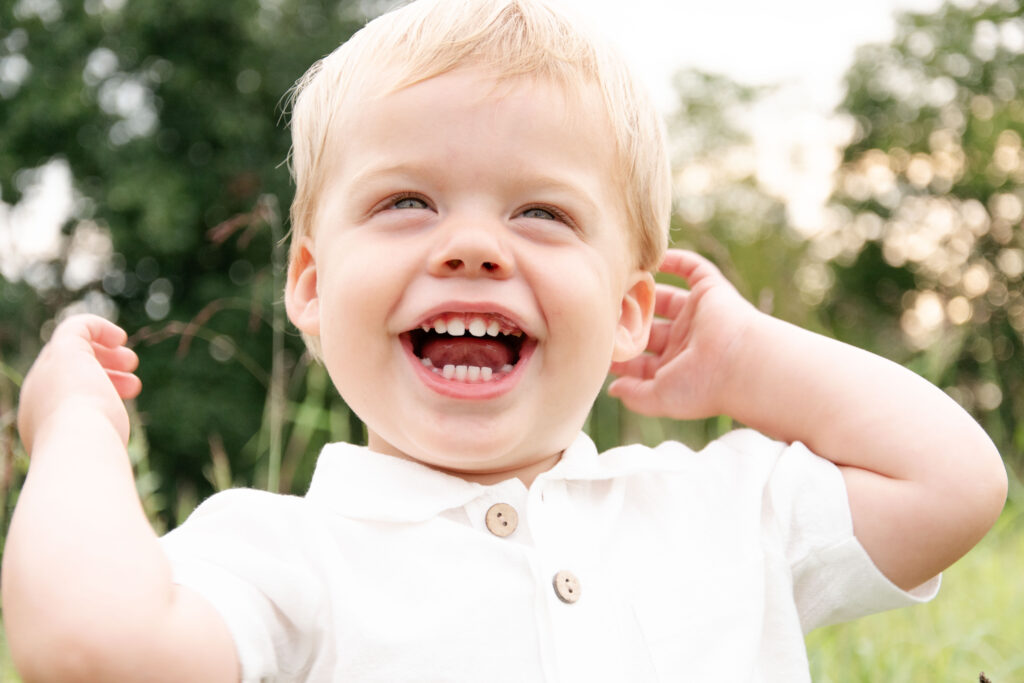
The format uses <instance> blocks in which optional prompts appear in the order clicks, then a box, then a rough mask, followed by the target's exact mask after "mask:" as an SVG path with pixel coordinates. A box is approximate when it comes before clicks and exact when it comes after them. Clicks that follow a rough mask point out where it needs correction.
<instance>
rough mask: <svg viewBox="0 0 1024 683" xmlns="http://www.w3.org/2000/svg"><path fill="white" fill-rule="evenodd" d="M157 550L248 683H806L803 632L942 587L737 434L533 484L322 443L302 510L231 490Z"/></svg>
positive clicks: (796, 461) (617, 453)
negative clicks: (885, 558) (885, 565)
mask: <svg viewBox="0 0 1024 683" xmlns="http://www.w3.org/2000/svg"><path fill="white" fill-rule="evenodd" d="M510 527H511V531H510ZM162 543H163V546H164V548H165V550H166V552H167V554H168V556H169V557H170V558H171V560H172V563H173V565H174V573H175V580H176V581H177V582H179V583H181V584H184V585H186V586H189V587H191V588H192V589H194V590H196V591H197V592H199V593H200V594H202V595H203V596H205V597H206V598H207V599H208V600H209V601H210V602H211V603H212V604H213V605H214V607H215V608H216V609H217V610H218V611H219V612H220V614H221V615H222V616H223V618H224V620H225V621H226V623H227V625H228V628H229V629H230V631H231V633H232V634H233V636H234V640H235V645H236V647H237V649H238V655H239V658H240V661H241V664H242V671H243V679H244V680H245V681H361V682H365V681H381V682H383V681H387V682H389V683H395V682H402V681H410V682H411V681H416V682H417V683H423V682H425V681H473V682H479V681H488V682H502V681H524V682H525V681H529V682H531V683H536V682H538V681H551V682H555V681H558V682H570V681H586V682H588V683H592V682H594V681H630V682H639V681H684V680H685V681H690V680H692V681H704V680H716V681H729V682H733V681H780V682H783V681H784V682H785V683H793V682H794V681H808V680H810V679H809V674H808V665H807V658H806V653H805V649H804V641H803V635H804V633H806V632H807V631H809V630H810V629H812V628H815V627H818V626H821V625H824V624H827V623H831V622H836V621H843V620H847V619H852V618H855V617H858V616H862V615H864V614H868V613H871V612H877V611H881V610H885V609H890V608H893V607H899V606H902V605H906V604H910V603H914V602H920V601H924V600H928V599H930V598H931V597H932V596H933V595H934V594H935V592H936V591H937V590H938V583H939V580H938V577H936V579H933V580H932V581H930V582H928V583H927V584H925V585H924V586H921V587H920V588H918V589H916V590H915V591H912V592H910V593H907V592H904V591H901V590H900V589H899V588H897V587H896V586H895V585H893V584H892V583H891V582H889V581H888V580H887V579H886V578H885V577H884V576H883V575H882V574H881V573H880V572H879V571H878V570H877V569H876V568H875V566H874V565H873V564H872V562H871V560H870V558H869V557H868V556H867V554H866V553H865V551H864V549H863V548H862V547H861V545H860V543H858V541H857V540H856V538H854V536H853V528H852V522H851V518H850V511H849V504H848V502H847V498H846V488H845V485H844V483H843V479H842V477H841V475H840V473H839V470H838V469H837V468H836V467H835V466H834V465H832V464H831V463H830V462H828V461H826V460H824V459H822V458H819V457H817V456H815V455H813V454H812V453H810V452H809V451H808V450H807V449H806V448H805V447H804V446H802V445H801V444H794V445H786V444H782V443H778V442H774V441H771V440H769V439H767V438H766V437H764V436H762V435H760V434H758V433H756V432H752V431H749V430H743V431H737V432H733V433H731V434H729V435H727V436H725V437H724V438H722V439H720V440H718V441H716V442H714V443H712V444H710V445H709V446H708V447H706V448H705V449H703V450H702V451H700V452H693V451H692V450H690V449H689V448H687V447H686V446H684V445H682V444H679V443H675V442H667V443H664V444H662V445H660V446H658V447H657V448H653V449H652V448H647V447H644V446H637V445H633V446H625V447H622V448H616V449H613V450H611V451H608V452H606V453H604V454H602V455H598V453H597V451H596V449H595V447H594V444H593V442H592V441H591V440H590V439H589V438H588V437H586V436H585V435H582V434H581V435H580V436H579V437H578V438H577V439H576V441H575V442H574V443H573V444H572V446H571V447H570V448H569V449H567V450H566V452H565V454H564V455H563V457H562V459H561V461H560V462H559V463H558V464H557V465H555V467H553V468H552V469H551V470H550V471H548V472H546V473H543V474H541V475H540V476H538V477H537V479H536V480H535V481H534V483H533V485H532V486H531V487H530V488H529V489H527V488H526V487H525V486H523V484H522V483H521V482H520V481H519V480H518V479H510V480H507V481H504V482H502V483H499V484H495V485H493V486H483V485H480V484H474V483H470V482H466V481H463V480H462V479H459V478H457V477H453V476H450V475H447V474H444V473H441V472H438V471H435V470H432V469H430V468H428V467H426V466H423V465H420V464H417V463H414V462H408V461H404V460H400V459H398V458H394V457H391V456H387V455H381V454H377V453H373V452H371V451H369V450H367V449H365V448H362V447H359V446H353V445H350V444H343V443H339V444H331V445H328V446H327V447H326V448H324V450H323V452H322V453H321V455H320V458H319V460H318V462H317V467H316V471H315V474H314V476H313V481H312V485H311V486H310V489H309V492H308V493H307V494H306V496H305V497H303V498H300V497H295V496H282V495H274V494H270V493H265V492H261V491H254V490H248V489H237V490H231V491H225V492H223V493H219V494H217V495H215V496H213V497H211V498H210V499H208V500H207V501H205V502H204V503H203V504H202V505H200V506H199V507H198V508H197V509H196V511H195V512H194V513H193V514H192V516H191V517H189V519H188V520H187V521H186V522H185V524H183V525H182V526H181V527H179V528H178V529H176V530H174V531H172V532H171V533H169V534H168V535H167V536H165V537H164V538H163V539H162Z"/></svg>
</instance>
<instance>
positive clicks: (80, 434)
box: [22, 394, 127, 458]
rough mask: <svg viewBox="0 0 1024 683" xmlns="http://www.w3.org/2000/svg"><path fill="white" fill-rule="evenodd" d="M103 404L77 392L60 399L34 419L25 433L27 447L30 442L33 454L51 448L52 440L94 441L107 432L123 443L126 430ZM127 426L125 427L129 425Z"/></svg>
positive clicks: (101, 401)
mask: <svg viewBox="0 0 1024 683" xmlns="http://www.w3.org/2000/svg"><path fill="white" fill-rule="evenodd" d="M103 403H104V401H103V400H102V399H98V398H95V397H91V396H82V395H77V394H76V395H72V396H65V397H62V398H60V399H57V400H56V402H55V404H54V405H52V406H51V407H50V408H49V409H48V410H47V411H46V413H45V414H43V415H41V416H39V418H38V419H37V420H35V421H34V423H33V424H32V426H31V427H30V434H22V438H23V441H26V446H29V445H31V453H30V454H31V455H32V457H33V458H34V457H36V454H37V453H39V452H43V451H46V450H48V449H47V446H48V445H49V444H50V443H52V442H53V441H68V440H70V441H74V442H78V443H89V442H92V443H95V441H96V440H97V439H98V438H102V435H103V434H104V433H109V434H111V435H113V436H115V437H116V438H117V440H118V441H119V442H120V443H121V444H122V445H124V444H125V443H126V441H127V432H126V431H124V433H122V428H121V427H120V426H119V425H117V424H115V418H114V416H113V415H112V414H111V410H110V408H109V407H105V406H104V405H103ZM125 422H126V423H127V415H126V416H125ZM124 427H125V429H126V428H127V424H125V425H124ZM83 440H87V441H83Z"/></svg>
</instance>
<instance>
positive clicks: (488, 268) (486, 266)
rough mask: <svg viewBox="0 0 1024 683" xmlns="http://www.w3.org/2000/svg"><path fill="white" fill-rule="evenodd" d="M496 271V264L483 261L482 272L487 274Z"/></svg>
mask: <svg viewBox="0 0 1024 683" xmlns="http://www.w3.org/2000/svg"><path fill="white" fill-rule="evenodd" d="M497 269H498V264H497V263H491V262H490V261H484V270H486V271H487V272H488V273H493V272H494V271H496V270H497Z"/></svg>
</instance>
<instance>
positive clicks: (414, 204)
mask: <svg viewBox="0 0 1024 683" xmlns="http://www.w3.org/2000/svg"><path fill="white" fill-rule="evenodd" d="M391 207H392V208H394V209H426V208H429V207H428V206H427V203H426V202H425V201H423V200H422V199H420V198H419V197H399V198H398V199H396V200H395V201H394V203H393V204H392V205H391Z"/></svg>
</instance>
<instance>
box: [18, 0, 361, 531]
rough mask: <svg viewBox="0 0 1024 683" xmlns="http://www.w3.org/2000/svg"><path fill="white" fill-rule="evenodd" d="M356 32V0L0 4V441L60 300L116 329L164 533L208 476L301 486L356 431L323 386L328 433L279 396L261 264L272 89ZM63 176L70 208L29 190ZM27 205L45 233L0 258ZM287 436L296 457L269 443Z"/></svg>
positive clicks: (273, 209) (279, 372)
mask: <svg viewBox="0 0 1024 683" xmlns="http://www.w3.org/2000/svg"><path fill="white" fill-rule="evenodd" d="M364 21H365V16H364V15H363V14H362V13H361V11H360V5H359V4H358V3H356V2H344V1H342V2H338V1H337V0H223V1H221V2H205V1H202V0H183V1H181V2H172V3H167V2H158V1H155V0H135V1H133V2H125V0H85V2H63V1H61V0H16V1H15V2H12V3H0V189H2V190H3V191H4V193H5V196H4V197H3V199H4V200H5V201H6V202H7V203H8V204H10V205H12V206H13V205H15V204H17V206H15V207H14V208H11V209H9V210H7V211H6V218H8V219H9V220H8V221H7V224H6V231H7V234H4V235H0V244H3V245H4V250H3V253H4V256H5V257H4V258H3V259H0V266H3V268H2V275H3V280H0V286H2V293H0V364H2V367H3V368H4V370H5V373H6V375H7V376H8V378H9V380H10V381H8V382H7V383H6V384H5V386H4V390H3V392H0V399H2V400H3V401H4V408H5V412H4V414H5V416H7V424H5V425H3V427H4V428H5V429H7V430H8V437H9V432H10V429H11V425H10V416H12V415H13V412H8V411H6V407H8V406H10V404H11V403H12V399H11V397H12V395H13V393H14V389H13V383H14V382H16V381H17V380H18V378H19V376H20V374H21V373H23V372H24V371H25V370H26V368H27V365H28V363H29V362H30V360H31V359H32V358H33V357H34V356H35V354H36V352H37V351H38V349H39V346H40V344H41V339H40V336H39V334H38V330H40V329H43V336H44V337H45V335H46V334H48V331H49V330H50V329H52V325H53V318H54V316H55V315H57V314H58V313H60V312H61V311H63V310H65V309H66V308H67V307H68V306H71V308H72V309H74V310H80V309H89V310H94V311H97V312H101V313H105V314H107V315H109V316H111V317H114V318H116V319H117V320H118V322H119V323H120V324H121V325H122V326H124V327H125V328H126V329H127V330H128V331H129V333H130V334H132V335H133V340H134V345H135V347H136V350H137V351H138V353H139V355H140V356H141V367H140V370H139V374H140V376H141V377H142V380H143V383H144V385H145V387H146V389H145V391H144V392H143V394H142V396H141V397H140V398H139V400H138V410H139V414H140V416H141V422H142V423H143V424H145V430H144V436H145V437H146V439H147V442H148V448H147V449H146V452H145V456H146V457H148V460H149V463H148V464H149V470H150V475H149V478H148V479H147V480H146V482H148V483H140V486H148V487H149V488H150V493H151V494H153V495H154V496H156V498H155V499H156V500H163V501H164V502H163V504H161V505H158V506H157V507H158V508H162V509H163V510H164V511H165V512H166V513H167V514H166V515H165V518H164V519H163V521H164V522H167V523H173V516H174V515H173V510H174V508H175V505H174V501H175V500H176V499H177V498H179V497H180V496H182V495H184V498H185V499H187V500H194V499H195V498H196V497H202V496H203V495H204V494H205V493H208V492H209V491H210V489H211V488H212V487H213V486H214V484H215V483H216V484H217V485H224V484H229V483H239V484H255V485H260V486H264V485H267V483H268V482H269V484H270V485H271V486H272V487H273V486H274V485H275V483H276V482H277V481H278V479H277V477H278V475H279V474H282V473H283V474H284V476H285V481H284V482H283V483H284V485H285V488H288V489H291V488H292V487H294V488H297V489H301V488H302V487H303V486H304V482H305V480H306V479H308V475H309V467H310V465H311V459H312V458H315V455H316V451H317V448H316V443H317V442H323V441H325V440H326V439H327V438H328V435H329V434H330V433H331V431H332V429H333V430H334V432H335V433H337V430H338V429H342V430H343V432H344V433H347V430H348V429H350V428H358V424H355V423H354V422H353V421H351V420H348V419H347V418H346V415H347V413H346V412H345V409H344V407H343V404H341V402H340V399H338V398H337V397H336V395H333V394H331V393H330V392H329V391H326V390H321V391H320V393H319V394H317V396H318V399H317V400H319V401H320V402H321V406H320V407H321V408H326V407H328V406H334V407H335V408H337V409H338V410H339V411H341V413H340V414H341V416H342V417H341V419H340V423H339V422H338V421H337V418H330V417H329V416H328V412H327V411H326V410H324V409H321V410H319V411H315V414H314V415H313V416H312V417H311V416H310V415H309V414H308V411H306V412H305V413H304V412H302V410H301V408H303V407H304V406H303V405H292V406H290V407H289V406H285V405H284V404H283V403H281V401H280V399H281V398H282V397H283V396H284V394H285V393H286V390H287V389H288V388H289V387H287V386H285V384H286V383H287V382H288V381H289V380H288V379H287V378H288V377H289V376H291V373H292V369H293V368H295V366H296V364H298V363H301V361H300V356H301V351H302V349H301V343H300V342H299V340H298V339H297V337H295V336H294V335H289V337H288V338H287V339H286V340H282V331H283V329H284V326H283V320H282V319H281V317H280V313H279V310H280V309H279V307H278V308H277V311H278V312H277V313H275V312H274V311H275V306H274V304H275V302H278V301H279V299H280V291H281V284H282V283H281V280H280V277H281V276H280V268H277V269H276V270H275V269H274V268H271V267H270V265H269V264H270V261H271V254H272V252H273V251H274V249H275V244H276V243H278V242H279V240H280V239H281V238H282V236H283V235H282V234H281V228H280V225H281V222H282V221H281V218H280V216H279V213H280V209H279V208H278V207H279V206H284V207H286V206H287V205H288V203H289V202H290V198H291V188H290V182H289V179H288V174H287V170H286V169H285V167H284V165H283V162H284V160H285V158H286V154H287V150H288V145H289V138H288V132H287V130H286V128H285V126H284V125H283V119H284V118H285V112H283V111H282V106H281V105H282V102H283V95H284V94H285V93H286V92H287V91H288V90H289V88H290V87H291V85H292V83H293V82H294V81H295V80H296V79H297V78H298V77H299V76H300V75H301V74H302V73H303V72H304V71H305V69H306V68H307V67H308V66H309V65H310V64H312V63H313V62H314V61H315V60H316V59H318V58H320V57H321V56H323V55H324V54H326V53H328V52H330V51H331V50H333V49H334V48H335V47H336V46H337V45H338V44H339V43H341V42H342V41H343V40H345V39H346V38H347V37H348V36H349V35H350V34H351V33H352V32H353V31H354V30H355V29H356V28H358V27H359V26H360V25H361V24H362V23H363V22H364ZM62 174H63V175H64V176H67V180H66V184H67V186H68V187H67V188H66V189H70V190H71V200H69V201H68V206H67V209H66V210H65V211H64V212H63V213H60V211H57V210H56V209H54V206H53V201H54V200H52V199H47V198H46V197H40V196H37V195H39V193H40V192H41V191H42V190H40V188H41V187H42V186H41V185H40V183H39V181H40V180H41V179H42V178H44V177H46V176H50V177H51V180H52V178H53V177H58V178H59V177H62ZM65 194H67V193H65ZM19 201H20V203H19ZM33 201H35V204H33ZM30 205H31V206H33V207H35V208H34V209H32V210H33V211H35V212H36V213H37V214H39V213H40V212H42V213H46V211H43V209H45V208H47V205H49V208H50V209H52V210H51V211H50V214H48V215H49V217H50V219H51V220H56V225H57V228H58V231H59V233H60V234H57V235H55V237H57V241H56V242H55V244H56V247H54V248H52V249H50V250H49V251H46V250H45V249H44V250H43V251H42V252H39V251H37V252H34V253H33V254H30V255H25V254H22V255H21V258H15V257H16V256H18V254H17V253H16V251H17V249H16V248H15V244H16V242H15V240H14V239H13V238H12V236H11V232H12V231H14V230H15V229H16V228H15V227H14V222H15V220H16V219H20V220H21V227H20V228H18V229H20V230H21V235H20V237H21V241H22V242H26V241H31V240H25V239H24V238H25V237H26V235H28V234H29V233H33V232H34V233H38V232H39V231H40V230H42V227H41V226H42V224H43V223H44V222H45V221H41V220H37V221H36V222H35V223H32V221H31V219H32V217H33V216H31V215H28V214H30V213H31V211H29V209H28V208H26V207H29V206H30ZM2 209H3V205H0V210H2ZM21 209H25V210H24V211H22V213H21V214H20V215H19V214H18V212H19V210H21ZM54 211H56V213H54ZM40 215H41V214H40ZM54 216H55V218H54ZM35 217H36V218H38V217H39V216H35ZM3 218H4V216H3V215H0V227H4V225H3V223H4V221H3ZM277 265H278V266H280V265H281V264H280V263H278V264H277ZM275 330H276V333H277V336H276V340H275ZM275 344H276V346H275ZM272 359H273V363H272V362H271V361H272ZM272 367H273V371H272V370H271V368H272ZM294 377H295V379H294V380H291V381H292V382H293V384H297V385H298V386H290V389H291V392H292V395H299V396H307V395H309V394H308V392H307V391H306V382H307V376H306V374H305V373H304V372H296V373H295V374H294ZM322 379H323V378H322V376H321V373H320V372H319V371H317V372H314V373H313V375H312V376H311V377H310V378H309V381H311V382H313V383H314V384H317V383H318V382H319V383H320V384H319V385H318V386H320V385H323V382H322V381H321V380H322ZM272 389H273V390H272ZM321 389H323V387H322V386H321ZM275 397H276V400H274V399H275ZM305 407H307V408H308V407H309V406H305ZM286 412H287V414H288V416H289V419H291V420H292V421H291V422H290V423H289V424H291V425H292V426H297V427H296V429H293V430H291V432H290V433H289V434H284V433H281V432H280V427H281V424H282V422H283V416H284V414H285V413H286ZM296 415H298V416H299V418H301V420H304V422H302V423H301V425H300V424H299V422H295V419H296ZM332 419H333V420H335V422H333V423H332V422H331V420H332ZM332 424H334V427H332ZM275 430H276V431H275ZM298 434H301V436H302V437H303V438H306V439H308V441H309V442H311V443H312V446H311V447H310V448H309V449H308V450H310V451H311V454H310V457H309V458H308V459H304V457H303V455H302V454H300V450H301V452H302V453H305V450H306V449H299V448H298V446H297V445H295V444H294V443H293V444H292V445H291V447H290V448H283V449H282V448H278V447H277V445H279V444H281V443H285V444H287V443H288V442H287V441H286V439H290V438H292V437H296V435H298ZM356 438H359V437H358V435H356ZM6 443H10V439H9V438H8V439H7V441H6ZM305 445H309V443H307V444H305ZM282 450H284V451H285V452H284V453H282ZM268 453H269V454H270V455H271V456H273V458H272V459H271V460H270V462H269V464H268V458H267V455H268ZM282 457H283V458H284V459H285V463H284V465H283V468H282V466H280V458H282ZM289 458H290V459H289ZM5 459H6V460H8V461H9V460H10V454H9V453H8V454H7V457H6V458H5ZM215 465H216V466H215ZM7 466H8V470H9V469H10V463H9V462H8V463H7ZM204 472H205V475H204ZM225 473H226V474H225ZM5 482H6V486H7V488H8V489H10V486H11V479H10V477H9V476H8V477H7V478H6V479H5ZM182 492H185V493H184V494H183V493H182ZM186 502H187V501H186ZM8 507H9V506H8ZM2 521H3V520H0V522H2ZM2 526H3V527H6V524H3V525H2Z"/></svg>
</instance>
